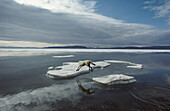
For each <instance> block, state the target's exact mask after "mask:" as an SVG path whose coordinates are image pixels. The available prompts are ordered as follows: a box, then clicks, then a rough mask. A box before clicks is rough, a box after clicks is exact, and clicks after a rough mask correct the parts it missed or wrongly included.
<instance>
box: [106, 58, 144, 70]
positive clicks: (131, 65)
mask: <svg viewBox="0 0 170 111" xmlns="http://www.w3.org/2000/svg"><path fill="white" fill-rule="evenodd" d="M105 62H109V63H124V64H129V65H130V66H127V68H134V69H142V68H143V65H142V64H136V63H132V62H128V61H119V60H105Z"/></svg>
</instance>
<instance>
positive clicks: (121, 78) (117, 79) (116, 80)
mask: <svg viewBox="0 0 170 111" xmlns="http://www.w3.org/2000/svg"><path fill="white" fill-rule="evenodd" d="M92 80H93V81H96V82H98V83H101V84H106V85H113V84H128V83H133V82H136V80H135V79H134V77H132V76H127V75H123V74H112V75H107V76H102V77H95V78H92Z"/></svg>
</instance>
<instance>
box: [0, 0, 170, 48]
mask: <svg viewBox="0 0 170 111" xmlns="http://www.w3.org/2000/svg"><path fill="white" fill-rule="evenodd" d="M15 1H17V3H16V2H12V1H10V0H6V1H5V0H2V1H1V4H0V15H1V18H0V40H3V41H9V42H10V41H35V42H41V43H49V44H80V45H88V46H99V47H101V46H102V47H103V46H106V47H107V46H118V45H166V44H169V43H170V41H168V40H165V39H166V38H168V37H169V35H170V31H169V30H157V29H155V27H153V26H151V25H147V24H138V23H127V22H125V21H123V20H118V19H114V18H110V17H106V16H103V15H100V14H97V13H95V3H96V2H95V1H83V0H73V1H71V0H67V1H66V0H64V1H63V2H62V1H61V0H60V2H59V3H58V1H57V0H56V1H55V2H56V3H54V4H55V5H54V4H52V3H53V2H54V1H52V0H50V3H48V2H47V1H46V0H44V1H43V0H41V1H38V0H37V1H36V3H35V0H34V1H32V0H30V1H25V0H15ZM39 2H42V3H39ZM18 3H19V4H18ZM57 3H58V4H57ZM21 4H23V5H21ZM41 4H43V5H41ZM45 4H46V5H47V6H48V5H50V6H51V7H55V11H54V10H52V9H49V8H48V9H47V6H46V5H45ZM61 4H62V5H61ZM69 4H72V10H74V11H71V10H69V11H67V10H66V9H65V8H68V7H67V5H69ZM90 4H91V5H90ZM92 4H93V5H92ZM44 5H45V6H44ZM76 5H80V6H81V8H83V9H78V8H77V7H76ZM60 6H61V7H65V8H61V9H62V10H58V8H59V7H60ZM92 9H93V10H92ZM90 10H91V11H90ZM11 44H12V42H11ZM30 46H31V44H30Z"/></svg>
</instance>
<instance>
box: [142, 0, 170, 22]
mask: <svg viewBox="0 0 170 111" xmlns="http://www.w3.org/2000/svg"><path fill="white" fill-rule="evenodd" d="M144 4H145V5H146V6H145V7H144V9H149V10H151V11H154V12H155V16H154V17H155V18H160V17H164V18H167V23H168V25H170V1H169V0H151V1H145V2H144Z"/></svg>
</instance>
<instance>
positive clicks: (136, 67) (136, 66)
mask: <svg viewBox="0 0 170 111" xmlns="http://www.w3.org/2000/svg"><path fill="white" fill-rule="evenodd" d="M127 68H134V69H142V68H143V65H142V64H133V66H127Z"/></svg>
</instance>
